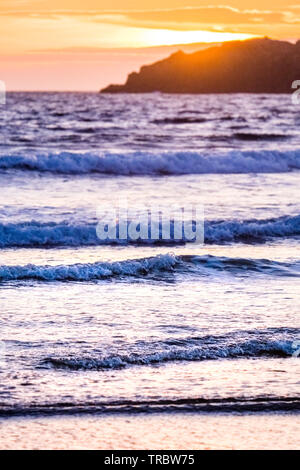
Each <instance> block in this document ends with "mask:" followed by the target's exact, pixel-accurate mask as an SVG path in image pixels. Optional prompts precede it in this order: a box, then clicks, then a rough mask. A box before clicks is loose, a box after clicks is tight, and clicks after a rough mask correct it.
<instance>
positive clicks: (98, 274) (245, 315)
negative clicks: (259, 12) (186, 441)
mask: <svg viewBox="0 0 300 470" xmlns="http://www.w3.org/2000/svg"><path fill="white" fill-rule="evenodd" d="M299 124H300V107H299V106H295V105H293V104H292V102H291V97H290V96H287V95H266V96H264V95H205V96H189V95H182V96H179V95H163V94H151V95H119V96H118V95H112V96H110V95H100V94H93V93H90V94H81V93H36V94H35V93H10V94H8V97H7V104H6V106H5V107H2V108H1V109H0V125H1V146H0V185H1V191H0V302H1V315H0V325H1V330H0V331H1V337H0V340H1V342H0V415H1V416H2V417H6V416H16V415H17V416H27V415H32V414H39V413H41V414H47V415H57V414H59V413H64V414H71V415H76V414H78V413H93V412H96V411H97V412H99V413H100V412H102V413H105V412H109V413H112V412H118V413H122V412H126V413H128V412H130V413H131V412H132V413H133V412H135V413H136V412H139V411H141V412H147V413H154V412H158V411H159V412H168V411H169V412H171V411H172V412H173V411H194V412H200V411H205V412H209V411H214V412H222V413H223V412H226V413H234V412H240V411H247V412H249V411H263V412H265V413H271V412H274V411H278V412H283V411H289V412H293V413H296V412H297V411H299V409H300V397H299V373H300V361H299V357H298V354H299V350H300V321H299V320H300V318H299V309H300V296H299V292H300V256H299V255H300V251H299V240H300V201H299V183H300V133H299ZM117 199H120V200H125V199H126V200H127V202H128V205H129V206H130V208H132V210H133V213H136V214H138V213H139V212H140V211H141V209H142V208H144V207H147V206H149V205H152V206H155V205H157V206H159V207H162V208H163V209H168V208H169V207H172V206H174V205H175V206H180V207H181V206H185V205H186V206H187V205H191V204H197V205H201V206H203V207H204V214H205V224H204V244H203V245H195V244H192V243H185V242H184V241H183V243H178V241H176V240H159V241H155V240H147V241H145V240H144V241H135V242H133V241H131V240H129V241H128V242H127V241H126V240H125V241H124V240H123V241H122V242H120V243H118V242H114V241H109V240H106V241H101V240H99V238H98V237H97V233H96V226H97V222H98V215H97V211H99V208H100V209H101V210H102V211H105V212H106V213H107V214H109V213H110V211H111V210H112V207H113V204H114V201H115V200H117ZM195 445H196V444H195Z"/></svg>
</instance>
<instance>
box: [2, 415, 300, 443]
mask: <svg viewBox="0 0 300 470" xmlns="http://www.w3.org/2000/svg"><path fill="white" fill-rule="evenodd" d="M299 431H300V413H289V412H278V413H274V412H269V413H261V412H256V413H230V414H229V413H204V412H203V413H196V412H189V413H187V412H180V411H178V412H168V413H155V414H148V413H139V414H132V413H124V414H116V413H114V414H105V415H100V414H98V415H93V414H89V415H88V414H87V415H74V416H66V415H60V416H48V417H42V416H36V417H10V418H8V417H6V418H0V448H1V450H13V449H24V450H26V449H27V450H29V449H30V450H40V449H53V450H65V449H66V450H67V449H70V450H71V449H73V450H75V449H78V450H79V449H82V450H84V449H99V450H147V449H152V450H156V449H157V450H170V449H187V448H188V449H190V450H195V449H198V450H205V449H207V450H208V449H214V450H218V449H219V450H222V449H224V450H225V449H235V450H240V449H253V450H254V449H274V448H276V449H293V450H295V449H297V448H298V449H299V448H300V445H299V438H297V437H298V436H299Z"/></svg>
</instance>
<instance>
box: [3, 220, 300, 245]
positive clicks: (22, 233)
mask: <svg viewBox="0 0 300 470" xmlns="http://www.w3.org/2000/svg"><path fill="white" fill-rule="evenodd" d="M299 235H300V215H297V216H282V217H278V218H273V219H250V220H216V221H206V222H205V224H204V241H205V243H207V244H213V243H214V244H219V243H221V244H222V243H230V242H244V243H248V242H250V243H253V242H264V241H266V240H270V239H272V238H287V237H297V236H299ZM160 238H161V237H160ZM183 242H184V239H183ZM117 243H118V244H124V245H125V244H129V243H132V244H146V245H153V244H159V245H170V244H178V240H176V239H172V227H171V237H170V239H169V240H166V239H159V240H154V239H151V238H150V237H149V239H144V240H142V239H140V240H136V241H133V240H130V239H129V240H122V239H113V240H112V239H107V240H100V239H99V238H98V237H97V233H96V225H95V224H86V225H84V224H77V225H76V224H72V223H68V222H60V223H56V222H49V223H47V222H45V223H41V222H37V221H34V220H33V221H30V222H24V223H17V224H3V223H2V224H0V248H8V247H28V248H33V247H37V248H38V247H60V246H69V247H75V246H76V247H77V246H93V245H100V244H117Z"/></svg>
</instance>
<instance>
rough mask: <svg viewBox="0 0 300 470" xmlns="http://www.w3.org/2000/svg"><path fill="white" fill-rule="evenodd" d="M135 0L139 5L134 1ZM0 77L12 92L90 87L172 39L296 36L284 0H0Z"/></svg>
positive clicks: (296, 11)
mask: <svg viewBox="0 0 300 470" xmlns="http://www.w3.org/2000/svg"><path fill="white" fill-rule="evenodd" d="M141 5H142V7H141ZM0 31H1V41H0V60H1V62H0V63H1V68H0V80H4V81H5V82H6V85H7V88H8V89H10V90H12V89H14V90H16V89H23V90H25V89H26V90H47V89H48V90H58V89H62V90H98V89H99V88H100V87H103V86H105V85H107V84H108V83H110V82H122V81H124V80H125V78H126V75H127V73H128V72H130V71H132V70H138V68H139V67H140V66H141V65H142V64H144V63H151V62H153V61H155V60H157V59H160V58H163V57H165V56H166V55H168V54H169V53H170V52H172V50H173V49H172V47H171V48H170V47H166V48H159V47H154V48H153V47H151V46H160V45H161V46H170V45H172V44H188V43H211V42H213V43H216V42H221V41H224V40H231V39H235V38H236V39H244V38H247V37H252V36H255V35H259V36H262V35H263V36H264V35H268V36H270V37H273V38H278V39H279V38H280V39H288V40H295V39H297V38H298V37H300V7H299V6H297V5H296V4H294V5H293V1H292V0H291V3H290V4H288V3H287V1H286V0H284V1H279V0H273V1H271V0H251V1H250V0H240V1H238V0H229V1H228V3H227V2H226V0H224V3H221V4H220V3H219V2H218V1H214V0H210V1H203V0H144V1H143V2H141V1H140V0H139V1H138V0H126V1H125V0H110V1H109V2H105V1H101V0H100V1H99V0H84V1H83V0H0Z"/></svg>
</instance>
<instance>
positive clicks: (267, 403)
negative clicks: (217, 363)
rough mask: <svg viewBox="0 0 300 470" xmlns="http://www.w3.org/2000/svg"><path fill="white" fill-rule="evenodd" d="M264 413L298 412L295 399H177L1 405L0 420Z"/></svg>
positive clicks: (299, 401)
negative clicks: (99, 415)
mask: <svg viewBox="0 0 300 470" xmlns="http://www.w3.org/2000/svg"><path fill="white" fill-rule="evenodd" d="M177 411H179V412H182V411H187V412H193V411H197V412H204V413H207V412H213V413H216V412H217V413H224V412H230V413H232V412H266V411H273V412H274V411H277V412H278V411H293V412H295V411H300V399H299V397H289V396H288V397H275V396H266V397H263V396H262V397H260V396H258V397H244V396H243V397H228V398H219V399H218V398H215V399H213V398H212V399H206V398H179V399H160V400H134V401H131V400H119V401H112V402H105V401H104V402H101V401H99V402H95V401H93V402H84V403H80V402H77V403H76V402H73V403H72V402H64V401H62V402H56V403H45V404H43V403H41V404H32V405H30V404H28V405H24V406H22V405H20V404H19V405H16V406H13V405H10V406H9V405H8V406H7V405H1V404H0V416H1V417H9V416H27V415H28V416H49V415H50V416H51V415H53V416H55V415H71V416H72V415H79V414H85V413H87V414H89V413H92V414H93V415H95V413H99V414H102V413H103V414H105V413H118V414H119V413H126V414H127V413H145V412H146V413H162V412H165V413H168V412H172V413H173V412H177Z"/></svg>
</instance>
